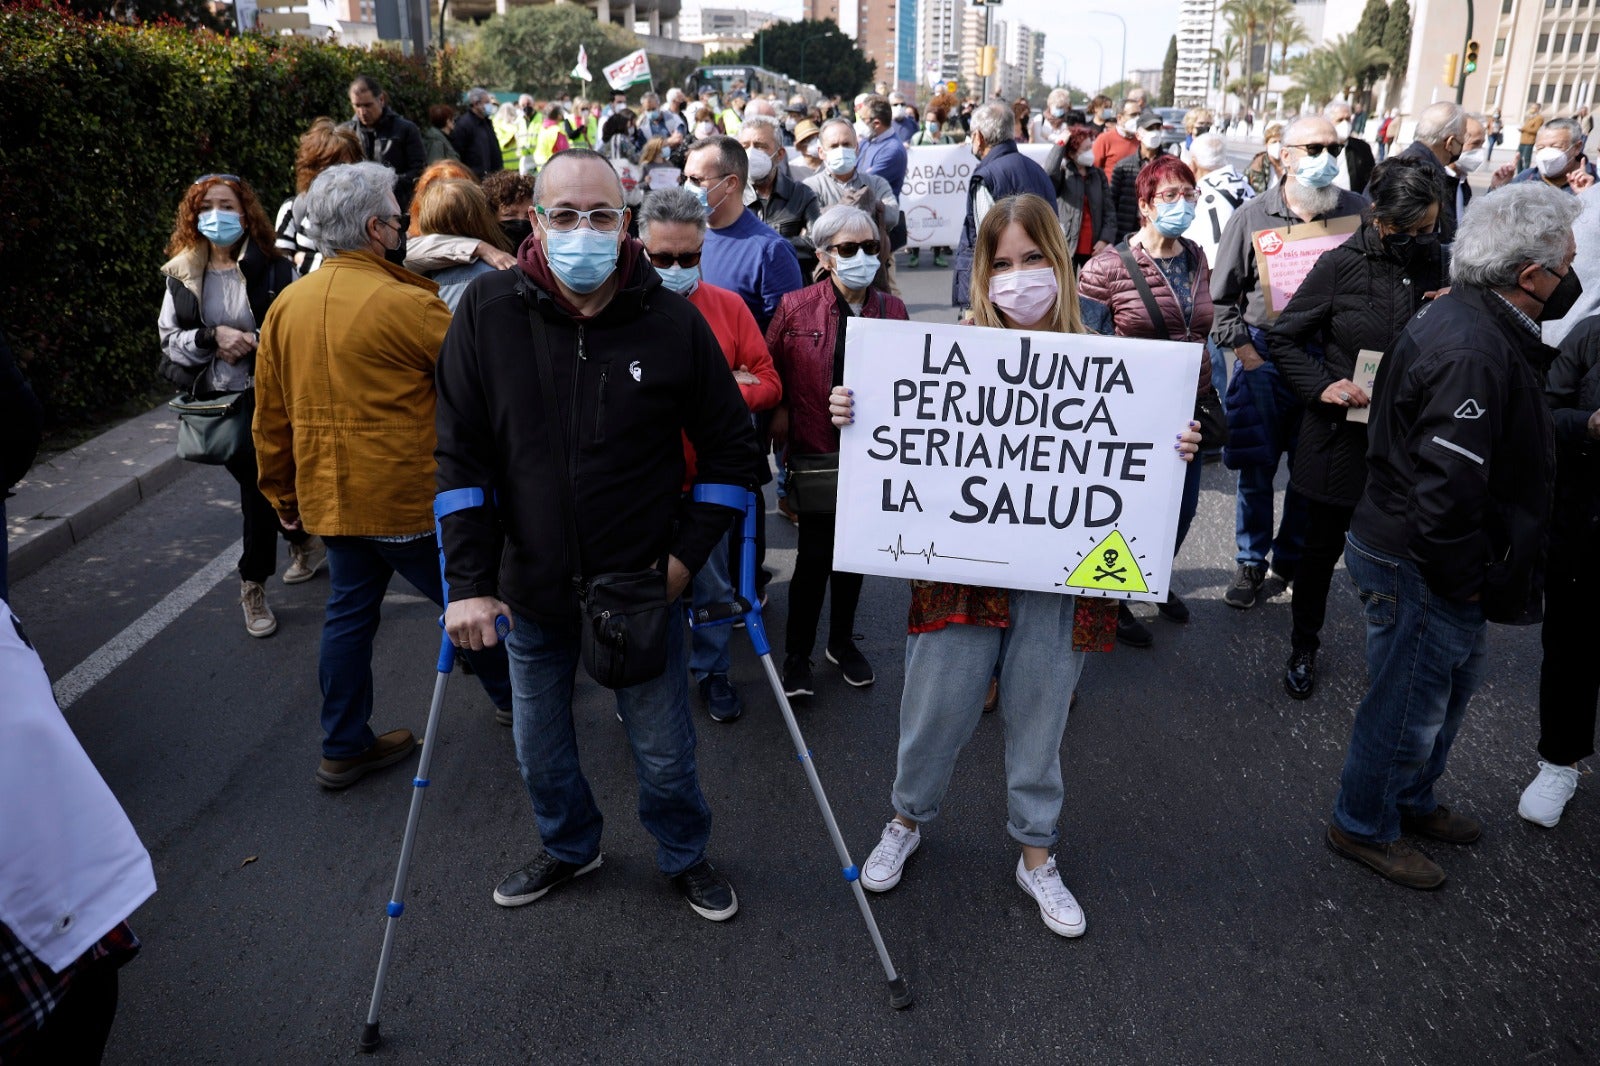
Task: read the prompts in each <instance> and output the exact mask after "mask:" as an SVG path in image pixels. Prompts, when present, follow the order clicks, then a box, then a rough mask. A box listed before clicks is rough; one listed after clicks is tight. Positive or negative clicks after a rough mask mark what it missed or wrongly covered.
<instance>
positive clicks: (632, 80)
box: [601, 48, 650, 92]
mask: <svg viewBox="0 0 1600 1066" xmlns="http://www.w3.org/2000/svg"><path fill="white" fill-rule="evenodd" d="M601 72H602V73H604V74H605V76H606V81H607V82H608V83H609V84H610V85H611V87H612V88H613V89H616V90H617V91H618V92H621V91H622V90H623V89H626V88H627V87H628V86H630V85H636V84H638V83H639V82H641V81H649V80H650V57H649V56H647V55H645V52H644V49H643V48H641V49H639V50H638V51H637V52H629V53H628V54H627V55H625V56H623V57H622V58H621V59H619V60H617V61H616V62H615V63H612V64H611V65H610V66H607V67H602V68H601Z"/></svg>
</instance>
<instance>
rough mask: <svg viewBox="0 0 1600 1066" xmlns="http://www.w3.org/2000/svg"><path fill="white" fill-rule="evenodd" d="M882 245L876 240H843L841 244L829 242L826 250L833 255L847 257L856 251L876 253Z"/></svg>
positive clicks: (869, 253)
mask: <svg viewBox="0 0 1600 1066" xmlns="http://www.w3.org/2000/svg"><path fill="white" fill-rule="evenodd" d="M882 247H883V246H882V245H880V244H879V243H878V242H877V241H845V242H843V243H842V244H830V245H828V248H827V250H828V251H830V252H832V253H833V254H834V255H838V256H843V257H844V258H846V259H849V258H850V257H851V256H853V255H855V254H856V253H857V252H866V253H867V254H868V255H877V254H878V251H879V249H881V248H882Z"/></svg>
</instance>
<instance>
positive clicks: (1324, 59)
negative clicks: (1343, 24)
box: [1292, 47, 1346, 108]
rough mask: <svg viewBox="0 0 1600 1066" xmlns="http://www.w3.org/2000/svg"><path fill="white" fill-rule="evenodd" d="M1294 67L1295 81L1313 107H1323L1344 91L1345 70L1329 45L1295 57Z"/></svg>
mask: <svg viewBox="0 0 1600 1066" xmlns="http://www.w3.org/2000/svg"><path fill="white" fill-rule="evenodd" d="M1292 69H1293V71H1294V80H1295V83H1296V84H1297V85H1299V86H1300V88H1301V89H1303V90H1304V91H1305V94H1306V99H1307V100H1308V101H1309V102H1310V103H1311V105H1312V106H1313V107H1317V108H1321V107H1323V106H1324V105H1326V104H1327V103H1328V101H1330V100H1332V99H1333V98H1334V97H1336V96H1338V95H1339V94H1340V93H1341V92H1343V91H1344V87H1345V84H1346V83H1345V79H1344V71H1343V70H1342V69H1340V66H1339V64H1338V63H1337V62H1336V61H1335V59H1334V57H1333V53H1332V52H1331V51H1330V50H1329V49H1328V48H1327V47H1323V48H1318V49H1317V50H1316V51H1313V52H1307V53H1306V54H1305V55H1302V56H1297V57H1295V60H1294V65H1293V68H1292Z"/></svg>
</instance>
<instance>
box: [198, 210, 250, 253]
mask: <svg viewBox="0 0 1600 1066" xmlns="http://www.w3.org/2000/svg"><path fill="white" fill-rule="evenodd" d="M200 236H202V237H204V238H205V239H206V240H208V241H210V242H211V243H212V244H215V245H218V246H219V247H222V248H227V247H229V246H231V245H232V244H233V243H234V242H235V241H237V240H238V239H239V238H240V237H243V236H244V221H243V220H242V219H240V217H239V212H237V211H220V210H215V211H203V212H201V214H200Z"/></svg>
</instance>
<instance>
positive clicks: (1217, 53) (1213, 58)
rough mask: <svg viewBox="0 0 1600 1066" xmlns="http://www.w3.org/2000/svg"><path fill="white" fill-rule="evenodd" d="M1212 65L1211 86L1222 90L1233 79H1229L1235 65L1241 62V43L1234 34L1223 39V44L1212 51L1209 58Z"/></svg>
mask: <svg viewBox="0 0 1600 1066" xmlns="http://www.w3.org/2000/svg"><path fill="white" fill-rule="evenodd" d="M1207 58H1208V60H1209V61H1210V63H1211V69H1212V75H1211V85H1212V87H1213V88H1217V89H1220V88H1222V86H1223V85H1226V84H1227V83H1228V82H1229V81H1231V80H1232V79H1231V78H1229V77H1228V75H1229V73H1230V72H1231V71H1232V70H1233V65H1234V64H1235V63H1237V62H1238V61H1239V41H1238V39H1237V38H1235V37H1234V36H1233V35H1232V34H1228V35H1226V36H1225V37H1223V38H1222V43H1221V44H1220V45H1218V46H1217V47H1215V48H1213V49H1211V54H1210V55H1209V56H1208V57H1207Z"/></svg>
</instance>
